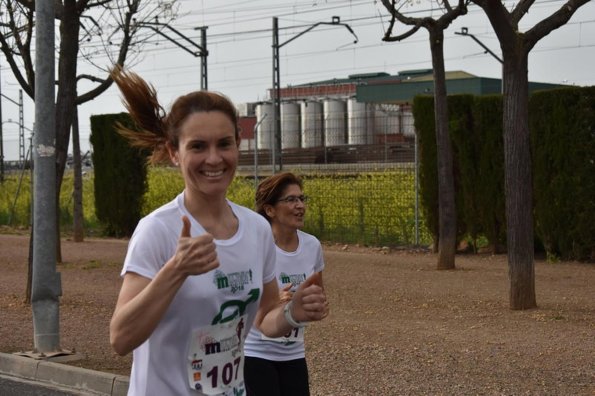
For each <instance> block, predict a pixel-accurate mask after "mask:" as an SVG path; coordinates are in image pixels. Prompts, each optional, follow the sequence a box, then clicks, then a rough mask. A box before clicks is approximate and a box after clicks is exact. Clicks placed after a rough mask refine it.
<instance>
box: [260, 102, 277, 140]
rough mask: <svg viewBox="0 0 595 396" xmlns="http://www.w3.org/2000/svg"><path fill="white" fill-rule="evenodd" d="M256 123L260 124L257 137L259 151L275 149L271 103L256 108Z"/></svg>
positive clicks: (261, 104)
mask: <svg viewBox="0 0 595 396" xmlns="http://www.w3.org/2000/svg"><path fill="white" fill-rule="evenodd" d="M256 123H257V124H258V123H260V124H259V126H258V129H257V132H256V133H257V135H256V147H257V148H258V149H261V150H262V149H265V150H272V149H273V142H274V141H275V140H274V139H273V105H272V104H271V103H260V104H258V105H257V106H256Z"/></svg>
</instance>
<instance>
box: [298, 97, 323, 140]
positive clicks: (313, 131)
mask: <svg viewBox="0 0 595 396" xmlns="http://www.w3.org/2000/svg"><path fill="white" fill-rule="evenodd" d="M300 107H301V113H302V128H301V131H302V134H301V135H302V148H309V147H320V146H322V104H321V103H320V102H315V101H313V100H312V101H306V102H302V103H301V105H300Z"/></svg>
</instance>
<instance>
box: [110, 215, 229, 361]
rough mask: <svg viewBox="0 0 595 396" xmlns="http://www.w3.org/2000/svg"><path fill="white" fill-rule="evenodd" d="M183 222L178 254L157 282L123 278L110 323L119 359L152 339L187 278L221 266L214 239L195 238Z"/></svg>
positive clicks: (112, 340)
mask: <svg viewBox="0 0 595 396" xmlns="http://www.w3.org/2000/svg"><path fill="white" fill-rule="evenodd" d="M182 221H183V227H182V234H181V236H180V239H179V241H178V247H177V250H176V253H175V254H174V256H173V257H172V258H171V259H169V260H168V262H167V263H165V265H164V266H163V268H162V269H161V270H160V271H159V272H158V273H157V275H155V278H153V279H148V278H145V277H143V276H141V275H138V274H136V273H132V272H128V273H126V275H124V282H123V283H122V288H121V289H120V294H119V295H118V301H117V303H116V308H115V310H114V314H113V316H112V319H111V322H110V343H111V344H112V347H113V348H114V350H115V351H116V352H117V353H118V354H120V355H126V354H127V353H129V352H130V351H132V350H133V349H134V348H136V347H138V346H139V345H141V344H142V343H143V342H145V341H146V340H147V338H149V336H150V335H151V333H153V331H154V330H155V328H156V327H157V325H158V324H159V321H160V320H161V318H162V317H163V315H164V314H165V312H166V311H167V309H168V307H169V305H170V303H171V302H172V300H173V299H174V297H175V295H176V293H177V292H178V290H179V289H180V287H181V286H182V284H183V283H184V281H185V280H186V278H187V277H188V276H191V275H199V274H202V273H205V272H208V271H211V270H213V269H215V268H217V267H218V266H219V261H218V259H217V253H216V251H215V245H214V242H213V237H212V236H211V235H209V234H204V235H201V236H199V237H195V238H192V237H191V236H190V222H189V221H188V219H187V218H186V217H184V218H183V219H182Z"/></svg>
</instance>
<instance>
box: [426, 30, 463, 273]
mask: <svg viewBox="0 0 595 396" xmlns="http://www.w3.org/2000/svg"><path fill="white" fill-rule="evenodd" d="M435 30H436V31H434V29H433V30H430V43H431V50H432V66H433V69H434V112H435V114H434V118H435V120H436V153H437V163H438V223H439V225H438V229H439V235H440V236H439V240H438V264H437V268H438V269H439V270H445V269H454V268H455V253H456V244H457V214H456V206H455V188H454V176H453V170H452V167H453V159H452V145H451V141H450V136H449V132H448V105H447V98H446V73H445V70H444V34H443V31H442V30H441V29H435Z"/></svg>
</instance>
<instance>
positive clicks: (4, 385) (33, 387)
mask: <svg viewBox="0 0 595 396" xmlns="http://www.w3.org/2000/svg"><path fill="white" fill-rule="evenodd" d="M83 394H84V393H83ZM0 395H2V396H74V395H79V396H80V395H82V393H81V392H74V391H68V390H64V389H60V388H58V387H48V386H47V385H42V384H41V383H39V382H33V381H28V380H25V379H21V378H16V377H7V376H4V375H0Z"/></svg>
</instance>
